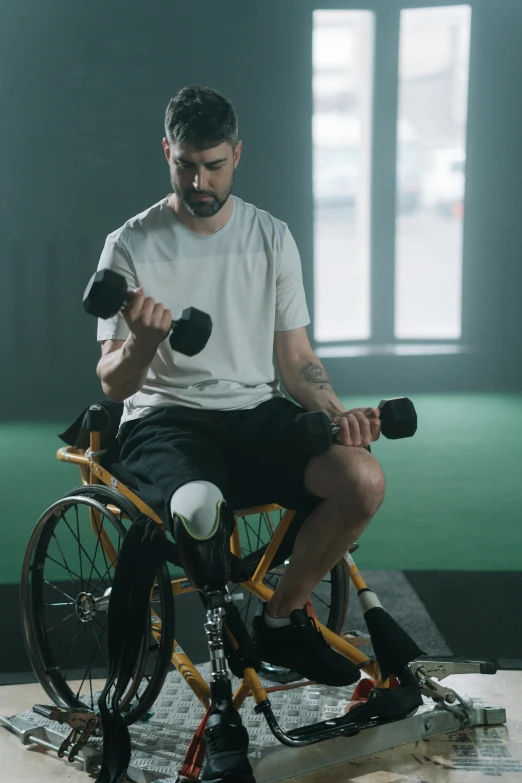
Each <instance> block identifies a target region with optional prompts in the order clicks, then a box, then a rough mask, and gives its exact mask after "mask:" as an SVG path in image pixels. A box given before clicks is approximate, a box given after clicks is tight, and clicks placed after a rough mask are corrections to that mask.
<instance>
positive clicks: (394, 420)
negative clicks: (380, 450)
mask: <svg viewBox="0 0 522 783" xmlns="http://www.w3.org/2000/svg"><path fill="white" fill-rule="evenodd" d="M379 408H380V410H381V421H382V425H381V427H382V428H381V431H382V433H383V435H385V437H386V438H389V439H390V440H398V439H399V438H411V437H412V436H413V435H415V433H416V432H417V412H416V410H415V406H414V405H413V403H412V401H411V400H409V399H408V398H407V397H393V398H392V399H390V400H381V402H380V403H379Z"/></svg>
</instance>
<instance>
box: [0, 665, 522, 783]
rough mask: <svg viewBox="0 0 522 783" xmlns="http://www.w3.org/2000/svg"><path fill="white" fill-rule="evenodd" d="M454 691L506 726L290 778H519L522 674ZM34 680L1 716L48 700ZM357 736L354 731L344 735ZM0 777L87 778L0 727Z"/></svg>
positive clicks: (455, 681) (415, 781)
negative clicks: (501, 715) (497, 713)
mask: <svg viewBox="0 0 522 783" xmlns="http://www.w3.org/2000/svg"><path fill="white" fill-rule="evenodd" d="M444 682H445V683H447V684H448V685H449V686H450V687H453V688H455V690H457V691H459V692H463V693H465V694H466V695H469V696H472V697H473V698H474V699H482V700H483V702H484V703H485V704H486V705H488V706H500V707H505V709H506V711H507V718H508V720H507V725H506V726H499V727H490V728H487V729H483V728H477V729H472V730H470V731H469V732H461V733H458V734H453V735H446V736H441V737H438V738H435V739H432V740H430V741H429V742H428V741H423V742H419V743H416V744H411V745H403V746H402V747H400V748H396V749H394V750H389V751H384V752H381V753H379V754H376V755H375V756H366V757H363V758H359V759H357V760H355V761H351V762H345V763H343V764H337V765H335V766H331V767H325V768H324V769H322V770H321V771H316V772H313V773H310V774H308V775H301V776H298V777H294V778H291V780H292V781H295V782H296V783H297V781H299V783H486V781H489V782H490V781H491V779H492V777H494V778H495V779H497V780H500V781H502V783H521V781H522V706H521V702H522V672H514V671H502V672H499V673H498V674H496V675H494V676H492V677H487V676H478V675H464V676H462V675H461V676H459V677H450V678H448V679H447V680H445V681H444ZM48 701H49V700H48V697H47V696H46V695H45V693H44V691H43V690H42V689H41V688H40V686H39V685H9V686H3V687H0V715H4V716H7V717H8V716H12V715H15V714H17V713H19V712H23V711H25V710H27V709H30V708H31V707H32V705H33V704H36V703H42V704H46V703H48ZM346 741H347V742H356V741H357V737H355V738H350V739H347V740H346ZM0 759H1V764H0V783H30V782H31V781H38V783H51V781H52V783H56V782H57V781H65V780H67V781H71V782H74V781H78V783H80V782H81V781H89V780H93V779H94V778H93V777H92V776H90V775H87V774H86V773H85V772H82V771H81V770H80V769H79V767H78V766H77V765H74V764H69V763H68V762H67V761H63V760H61V759H59V758H58V757H57V756H56V753H54V752H53V751H47V750H45V749H43V748H40V747H39V746H37V745H31V746H23V745H22V744H21V742H20V740H19V738H18V737H16V736H15V735H14V734H11V733H10V732H9V731H7V730H6V729H4V728H2V727H0Z"/></svg>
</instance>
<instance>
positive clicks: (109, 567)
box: [92, 547, 119, 593]
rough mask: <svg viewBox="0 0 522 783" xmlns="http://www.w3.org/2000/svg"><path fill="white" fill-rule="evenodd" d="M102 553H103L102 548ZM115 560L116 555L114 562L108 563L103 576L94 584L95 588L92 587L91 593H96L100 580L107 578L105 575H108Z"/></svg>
mask: <svg viewBox="0 0 522 783" xmlns="http://www.w3.org/2000/svg"><path fill="white" fill-rule="evenodd" d="M102 551H103V547H102ZM118 554H119V553H118ZM117 559H118V555H116V557H115V558H114V560H113V561H112V563H110V565H109V566H108V568H107V570H106V571H105V573H104V575H103V576H102V578H101V579H99V580H98V581H97V582H96V584H95V586H94V587H93V589H92V592H93V593H95V592H96V590H97V589H98V587H99V585H100V582H102V580H104V578H105V577H106V576H107V574H108V573H109V571H110V570H111V568H112V566H113V564H114V563H115V562H116V560H117ZM103 583H104V584H105V581H103Z"/></svg>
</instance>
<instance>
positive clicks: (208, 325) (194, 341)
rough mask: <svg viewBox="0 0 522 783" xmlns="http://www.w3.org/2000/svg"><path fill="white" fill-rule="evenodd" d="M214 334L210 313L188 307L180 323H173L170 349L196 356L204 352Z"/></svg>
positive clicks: (182, 314)
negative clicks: (212, 333)
mask: <svg viewBox="0 0 522 783" xmlns="http://www.w3.org/2000/svg"><path fill="white" fill-rule="evenodd" d="M211 332H212V319H211V317H210V315H209V314H208V313H204V312H203V311H202V310H198V309H197V308H195V307H187V308H186V309H185V310H183V312H182V313H181V318H180V319H179V320H178V321H173V322H172V332H171V334H170V336H169V343H170V347H171V348H172V350H173V351H179V353H184V354H185V355H186V356H195V355H196V354H197V353H200V351H202V350H203V348H204V347H205V345H206V344H207V342H208V338H209V337H210V334H211Z"/></svg>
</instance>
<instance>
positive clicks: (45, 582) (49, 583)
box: [43, 579, 76, 604]
mask: <svg viewBox="0 0 522 783" xmlns="http://www.w3.org/2000/svg"><path fill="white" fill-rule="evenodd" d="M43 582H44V584H45V585H49V587H52V588H53V589H54V590H58V592H59V593H61V594H62V595H64V596H65V597H66V598H69V599H70V600H71V601H72V603H73V604H75V603H76V601H75V600H74V598H73V597H72V595H69V593H66V592H65V591H64V590H61V589H60V588H59V587H56V585H53V583H52V582H49V581H48V580H47V579H44V580H43Z"/></svg>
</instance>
